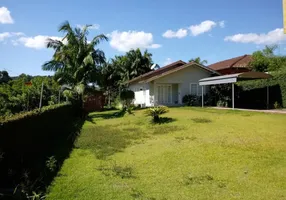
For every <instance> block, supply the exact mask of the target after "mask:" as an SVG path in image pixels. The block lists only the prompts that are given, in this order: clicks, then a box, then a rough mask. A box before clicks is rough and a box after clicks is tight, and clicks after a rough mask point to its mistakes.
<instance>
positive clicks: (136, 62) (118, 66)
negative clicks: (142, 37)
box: [111, 49, 153, 85]
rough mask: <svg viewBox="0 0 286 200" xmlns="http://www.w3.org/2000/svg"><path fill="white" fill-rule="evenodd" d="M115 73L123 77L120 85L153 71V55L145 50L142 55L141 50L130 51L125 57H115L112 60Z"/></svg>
mask: <svg viewBox="0 0 286 200" xmlns="http://www.w3.org/2000/svg"><path fill="white" fill-rule="evenodd" d="M111 64H112V65H114V68H115V73H118V74H119V76H120V77H121V79H120V84H121V85H124V84H125V83H126V82H127V81H129V80H131V79H133V78H135V77H137V76H140V75H142V74H145V73H147V72H149V71H151V66H152V64H153V60H152V54H151V53H149V52H148V51H147V50H145V51H144V52H143V54H142V52H141V51H140V49H136V50H130V51H129V52H127V53H126V54H125V55H124V56H115V58H114V59H112V60H111Z"/></svg>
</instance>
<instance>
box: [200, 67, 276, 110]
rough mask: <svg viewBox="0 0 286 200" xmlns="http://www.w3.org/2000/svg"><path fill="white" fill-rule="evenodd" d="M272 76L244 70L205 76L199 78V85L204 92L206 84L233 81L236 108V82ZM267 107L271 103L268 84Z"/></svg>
mask: <svg viewBox="0 0 286 200" xmlns="http://www.w3.org/2000/svg"><path fill="white" fill-rule="evenodd" d="M271 77H272V76H271V75H270V74H267V73H263V72H243V73H238V74H230V75H223V76H215V77H210V78H203V79H201V80H199V85H200V86H202V94H204V86H206V85H218V84H227V83H231V85H232V109H234V84H235V83H236V82H239V81H246V80H255V79H268V78H271ZM266 98H267V108H268V104H269V87H268V86H267V94H266ZM202 107H204V95H202Z"/></svg>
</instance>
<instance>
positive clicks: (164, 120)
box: [152, 117, 176, 124]
mask: <svg viewBox="0 0 286 200" xmlns="http://www.w3.org/2000/svg"><path fill="white" fill-rule="evenodd" d="M174 121H176V120H175V119H174V118H170V117H160V118H159V119H158V120H155V121H154V120H152V123H153V124H168V123H172V122H174Z"/></svg>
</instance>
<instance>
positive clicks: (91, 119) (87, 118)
mask: <svg viewBox="0 0 286 200" xmlns="http://www.w3.org/2000/svg"><path fill="white" fill-rule="evenodd" d="M86 121H88V122H90V123H92V124H96V123H95V121H94V119H93V118H92V117H91V116H90V115H87V116H86Z"/></svg>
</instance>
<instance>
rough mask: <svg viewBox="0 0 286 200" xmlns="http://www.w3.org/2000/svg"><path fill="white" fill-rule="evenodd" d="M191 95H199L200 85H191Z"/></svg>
mask: <svg viewBox="0 0 286 200" xmlns="http://www.w3.org/2000/svg"><path fill="white" fill-rule="evenodd" d="M190 93H191V95H198V84H196V83H191V92H190Z"/></svg>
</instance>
